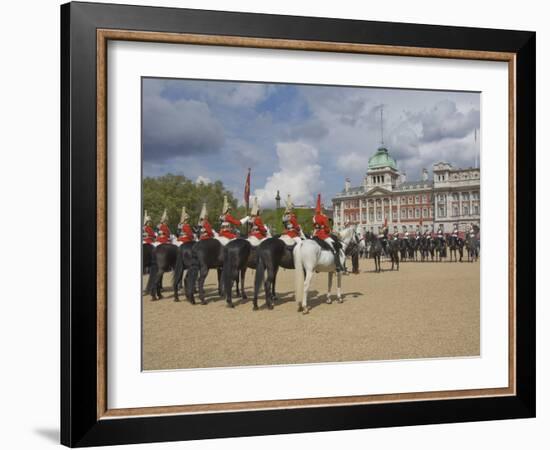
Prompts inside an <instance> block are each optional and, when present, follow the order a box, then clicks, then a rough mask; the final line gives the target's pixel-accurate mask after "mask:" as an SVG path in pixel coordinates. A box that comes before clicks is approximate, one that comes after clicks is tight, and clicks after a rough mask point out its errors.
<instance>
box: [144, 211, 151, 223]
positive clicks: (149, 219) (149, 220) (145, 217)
mask: <svg viewBox="0 0 550 450" xmlns="http://www.w3.org/2000/svg"><path fill="white" fill-rule="evenodd" d="M152 221H153V219H151V216H150V215H149V214H147V210H145V214H144V216H143V225H147V224H148V223H149V222H152Z"/></svg>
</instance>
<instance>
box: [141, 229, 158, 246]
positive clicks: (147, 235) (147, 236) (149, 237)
mask: <svg viewBox="0 0 550 450" xmlns="http://www.w3.org/2000/svg"><path fill="white" fill-rule="evenodd" d="M155 237H156V235H155V230H153V227H150V226H149V225H145V226H144V227H143V243H144V244H152V243H153V242H155Z"/></svg>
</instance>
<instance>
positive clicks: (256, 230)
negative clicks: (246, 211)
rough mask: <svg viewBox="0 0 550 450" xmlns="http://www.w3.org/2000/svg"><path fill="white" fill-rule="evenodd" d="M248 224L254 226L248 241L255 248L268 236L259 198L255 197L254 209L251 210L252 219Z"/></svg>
mask: <svg viewBox="0 0 550 450" xmlns="http://www.w3.org/2000/svg"><path fill="white" fill-rule="evenodd" d="M248 223H249V224H251V225H252V228H251V230H250V233H249V234H248V240H249V241H250V243H251V244H252V245H253V246H254V247H255V246H257V245H258V244H260V242H262V241H263V240H264V239H265V238H266V237H267V235H268V231H267V228H266V227H265V225H264V223H263V221H262V218H261V217H260V205H259V204H258V197H254V200H253V201H252V209H251V210H250V218H249V219H248Z"/></svg>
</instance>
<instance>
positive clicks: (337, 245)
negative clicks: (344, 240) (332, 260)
mask: <svg viewBox="0 0 550 450" xmlns="http://www.w3.org/2000/svg"><path fill="white" fill-rule="evenodd" d="M330 237H331V238H332V240H333V242H334V250H336V252H337V253H338V252H340V250H341V249H342V244H341V243H340V241H339V240H338V238H337V237H336V236H335V235H333V234H331V235H330ZM312 239H313V240H314V241H315V242H317V244H319V247H321V250H328V251H329V252H331V253H332V248H331V247H330V245H329V244H327V243H326V242H325V241H324V240H323V239H320V238H318V237H317V236H313V238H312Z"/></svg>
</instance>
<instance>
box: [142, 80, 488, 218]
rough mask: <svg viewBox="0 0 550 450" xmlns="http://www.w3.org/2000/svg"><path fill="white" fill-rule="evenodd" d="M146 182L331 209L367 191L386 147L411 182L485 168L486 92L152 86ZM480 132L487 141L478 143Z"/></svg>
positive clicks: (189, 83) (146, 95)
mask: <svg viewBox="0 0 550 450" xmlns="http://www.w3.org/2000/svg"><path fill="white" fill-rule="evenodd" d="M142 100H143V104H142V107H143V109H142V114H143V117H142V118H143V122H142V124H143V125H142V145H143V174H144V176H146V177H147V176H160V175H164V174H167V173H172V174H178V175H185V176H186V177H187V178H190V179H192V180H194V181H196V182H205V183H208V182H212V181H216V180H221V181H222V182H223V183H224V185H225V186H226V187H227V188H228V189H229V190H231V191H232V192H233V193H234V195H235V197H236V198H237V199H240V201H241V202H242V198H243V191H244V183H245V178H246V173H247V170H248V168H251V173H252V176H251V193H252V195H255V196H257V197H258V200H259V202H260V205H261V206H262V207H265V208H269V207H272V206H273V205H274V203H275V200H274V198H275V196H276V193H277V190H279V191H280V193H281V197H282V198H286V195H287V194H288V193H290V194H291V195H292V198H293V201H294V203H295V204H306V205H313V204H314V201H315V198H316V196H317V193H321V195H322V198H323V203H325V204H326V205H329V204H330V203H331V202H330V198H332V197H333V196H334V195H335V194H336V193H338V192H341V191H342V189H343V186H344V181H345V179H346V178H350V180H351V184H352V186H357V185H360V184H361V183H362V181H363V178H364V176H365V172H366V170H367V165H368V159H369V157H370V156H371V155H373V154H374V153H375V152H376V150H377V148H378V147H379V146H380V145H381V139H382V131H381V114H380V111H381V109H383V130H384V131H383V139H384V145H385V146H386V147H387V148H388V150H389V153H390V155H391V156H393V157H394V159H396V161H397V166H398V169H399V170H400V171H401V172H406V174H407V180H408V181H412V180H418V179H420V177H421V171H422V168H424V167H426V168H427V169H428V170H429V171H430V177H431V169H432V166H433V164H434V163H436V162H439V161H446V162H449V163H451V164H453V165H454V166H456V167H471V166H474V164H475V163H476V161H479V135H478V133H479V131H478V132H475V131H474V130H476V129H479V126H480V94H479V93H473V92H454V91H428V90H408V89H391V88H383V89H382V88H369V87H342V86H322V85H298V84H273V83H245V82H233V81H203V80H185V79H158V78H144V79H143V98H142ZM475 134H477V140H476V139H475V137H474V135H475Z"/></svg>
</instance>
